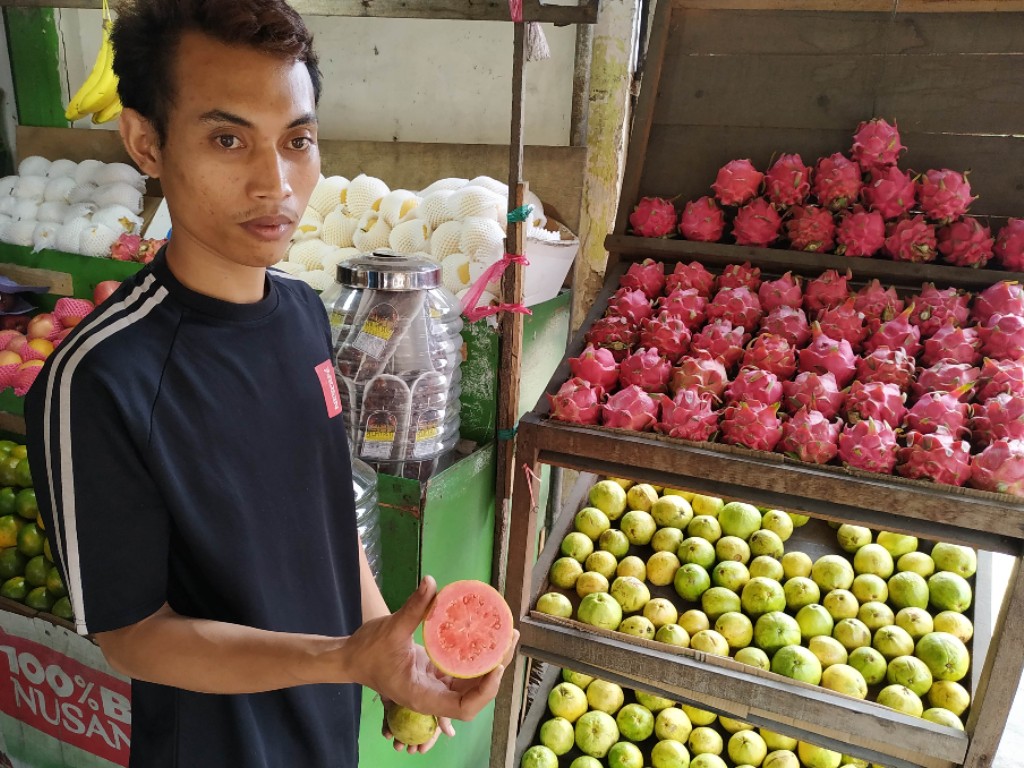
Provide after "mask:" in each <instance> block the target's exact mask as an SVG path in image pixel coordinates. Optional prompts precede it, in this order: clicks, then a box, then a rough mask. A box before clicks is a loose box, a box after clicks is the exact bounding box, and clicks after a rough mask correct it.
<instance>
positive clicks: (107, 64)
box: [64, 18, 121, 124]
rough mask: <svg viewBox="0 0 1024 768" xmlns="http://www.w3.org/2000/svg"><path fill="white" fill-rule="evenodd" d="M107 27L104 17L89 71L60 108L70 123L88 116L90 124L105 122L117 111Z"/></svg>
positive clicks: (108, 23) (117, 100) (119, 106)
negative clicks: (68, 101)
mask: <svg viewBox="0 0 1024 768" xmlns="http://www.w3.org/2000/svg"><path fill="white" fill-rule="evenodd" d="M110 27H111V22H110V19H108V18H105V19H104V20H103V42H102V43H100V50H99V52H98V53H97V54H96V61H95V62H94V63H93V65H92V72H90V73H89V77H87V78H86V79H85V82H84V83H82V86H81V88H79V89H78V91H77V93H75V95H74V96H73V97H72V99H71V102H70V103H69V104H68V108H67V109H66V110H65V111H64V117H65V118H67V120H69V121H70V122H74V121H75V120H81V119H82V118H83V117H85V116H86V115H92V121H93V122H94V123H96V124H99V123H106V122H108V121H110V120H113V119H114V118H116V117H117V116H118V115H119V114H121V99H120V98H119V97H118V95H117V75H115V74H114V48H113V46H112V45H111V44H110Z"/></svg>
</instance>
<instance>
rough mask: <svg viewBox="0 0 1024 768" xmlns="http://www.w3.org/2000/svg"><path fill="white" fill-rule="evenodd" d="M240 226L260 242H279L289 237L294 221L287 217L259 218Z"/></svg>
mask: <svg viewBox="0 0 1024 768" xmlns="http://www.w3.org/2000/svg"><path fill="white" fill-rule="evenodd" d="M242 226H243V227H244V228H245V229H246V230H248V231H249V232H251V233H252V234H253V235H255V236H256V237H258V238H260V239H261V240H267V241H272V240H281V239H282V238H287V237H291V234H292V230H293V229H294V227H295V220H294V219H292V218H290V217H288V216H259V217H257V218H255V219H249V220H248V221H245V222H242Z"/></svg>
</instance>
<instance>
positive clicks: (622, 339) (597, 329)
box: [585, 315, 640, 362]
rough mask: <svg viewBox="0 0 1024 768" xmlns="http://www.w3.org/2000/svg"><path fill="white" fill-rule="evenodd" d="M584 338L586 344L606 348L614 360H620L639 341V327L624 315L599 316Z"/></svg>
mask: <svg viewBox="0 0 1024 768" xmlns="http://www.w3.org/2000/svg"><path fill="white" fill-rule="evenodd" d="M585 338H586V340H587V343H588V344H593V345H594V346H595V347H602V348H603V349H607V350H608V351H609V352H611V353H612V357H614V358H615V361H616V362H622V358H624V357H625V356H626V355H628V354H629V351H630V350H631V349H633V347H635V346H636V345H637V344H638V343H639V342H640V329H639V328H637V326H636V325H634V324H633V323H631V322H630V321H629V320H628V319H627V318H625V317H620V316H618V315H613V316H611V317H600V318H598V319H597V320H595V321H594V324H593V325H591V326H590V330H589V331H587V335H586V337H585Z"/></svg>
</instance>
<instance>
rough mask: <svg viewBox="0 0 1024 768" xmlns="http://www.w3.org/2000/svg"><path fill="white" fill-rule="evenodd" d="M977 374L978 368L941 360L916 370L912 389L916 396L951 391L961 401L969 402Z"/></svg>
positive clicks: (978, 373)
mask: <svg viewBox="0 0 1024 768" xmlns="http://www.w3.org/2000/svg"><path fill="white" fill-rule="evenodd" d="M979 376H981V369H980V368H975V367H973V366H971V365H968V364H967V363H952V362H949V361H948V360H943V361H942V362H941V363H936V364H935V365H933V366H932V367H931V368H924V369H922V370H920V371H918V374H917V381H916V382H914V385H913V387H912V390H913V394H914V397H916V398H922V397H924V396H925V394H927V393H928V392H953V393H956V394H957V397H958V399H959V400H960V401H961V402H964V403H969V402H970V401H971V398H972V397H973V396H974V390H975V388H976V386H977V383H976V382H977V381H978V377H979Z"/></svg>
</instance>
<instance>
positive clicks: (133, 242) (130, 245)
mask: <svg viewBox="0 0 1024 768" xmlns="http://www.w3.org/2000/svg"><path fill="white" fill-rule="evenodd" d="M140 247H142V235H133V234H130V233H128V232H122V233H121V234H120V235H118V238H117V240H115V241H114V242H113V244H112V245H111V246H110V258H112V259H114V260H115V261H135V257H136V256H137V255H138V253H139V248H140Z"/></svg>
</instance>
